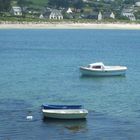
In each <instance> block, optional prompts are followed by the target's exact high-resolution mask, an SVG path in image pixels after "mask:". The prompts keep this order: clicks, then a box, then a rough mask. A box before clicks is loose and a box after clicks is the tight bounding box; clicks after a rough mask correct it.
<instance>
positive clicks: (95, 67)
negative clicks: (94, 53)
mask: <svg viewBox="0 0 140 140" xmlns="http://www.w3.org/2000/svg"><path fill="white" fill-rule="evenodd" d="M92 68H94V69H101V66H92Z"/></svg>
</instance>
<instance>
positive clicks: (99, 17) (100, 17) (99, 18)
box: [98, 12, 103, 20]
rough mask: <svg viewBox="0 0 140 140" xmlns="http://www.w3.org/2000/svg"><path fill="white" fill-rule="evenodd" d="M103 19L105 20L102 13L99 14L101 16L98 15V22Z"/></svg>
mask: <svg viewBox="0 0 140 140" xmlns="http://www.w3.org/2000/svg"><path fill="white" fill-rule="evenodd" d="M102 18H103V16H102V13H101V12H99V14H98V20H102Z"/></svg>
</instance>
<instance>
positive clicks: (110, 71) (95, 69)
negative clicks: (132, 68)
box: [80, 62, 127, 76]
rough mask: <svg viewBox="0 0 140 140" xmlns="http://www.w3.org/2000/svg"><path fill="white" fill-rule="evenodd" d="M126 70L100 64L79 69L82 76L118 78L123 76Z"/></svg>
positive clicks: (122, 67) (125, 68) (123, 67)
mask: <svg viewBox="0 0 140 140" xmlns="http://www.w3.org/2000/svg"><path fill="white" fill-rule="evenodd" d="M126 70H127V67H125V66H105V65H104V64H103V63H102V62H97V63H92V64H89V65H88V66H85V67H83V66H82V67H80V72H81V74H82V75H83V76H119V75H125V73H126Z"/></svg>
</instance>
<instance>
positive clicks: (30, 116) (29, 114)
mask: <svg viewBox="0 0 140 140" xmlns="http://www.w3.org/2000/svg"><path fill="white" fill-rule="evenodd" d="M26 119H27V120H32V119H33V116H32V115H31V111H29V112H28V115H27V116H26Z"/></svg>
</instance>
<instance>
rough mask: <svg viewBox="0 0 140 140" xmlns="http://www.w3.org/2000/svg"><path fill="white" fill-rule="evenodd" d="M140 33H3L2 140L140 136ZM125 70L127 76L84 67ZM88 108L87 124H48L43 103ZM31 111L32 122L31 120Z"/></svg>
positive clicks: (0, 58) (0, 81)
mask: <svg viewBox="0 0 140 140" xmlns="http://www.w3.org/2000/svg"><path fill="white" fill-rule="evenodd" d="M139 60H140V31H135V30H0V139H2V140H43V139H49V140H62V139H65V140H77V139H78V140H85V139H88V140H112V139H113V140H128V139H129V140H138V139H140V133H139V130H140V86H139V85H140V69H139V68H140V61H139ZM97 61H103V62H104V63H105V64H107V65H125V66H127V67H128V71H127V74H126V76H125V77H108V78H107V77H105V78H101V77H100V78H93V77H92V78H89V77H81V76H80V73H79V66H81V65H86V64H89V63H93V62H97ZM42 103H49V104H82V105H84V107H85V108H86V109H88V110H89V114H88V116H87V120H84V121H81V120H77V121H73V120H71V121H60V120H43V119H42V113H41V109H40V106H41V104H42ZM28 111H31V112H32V115H33V117H34V118H33V120H26V116H27V115H28Z"/></svg>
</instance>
